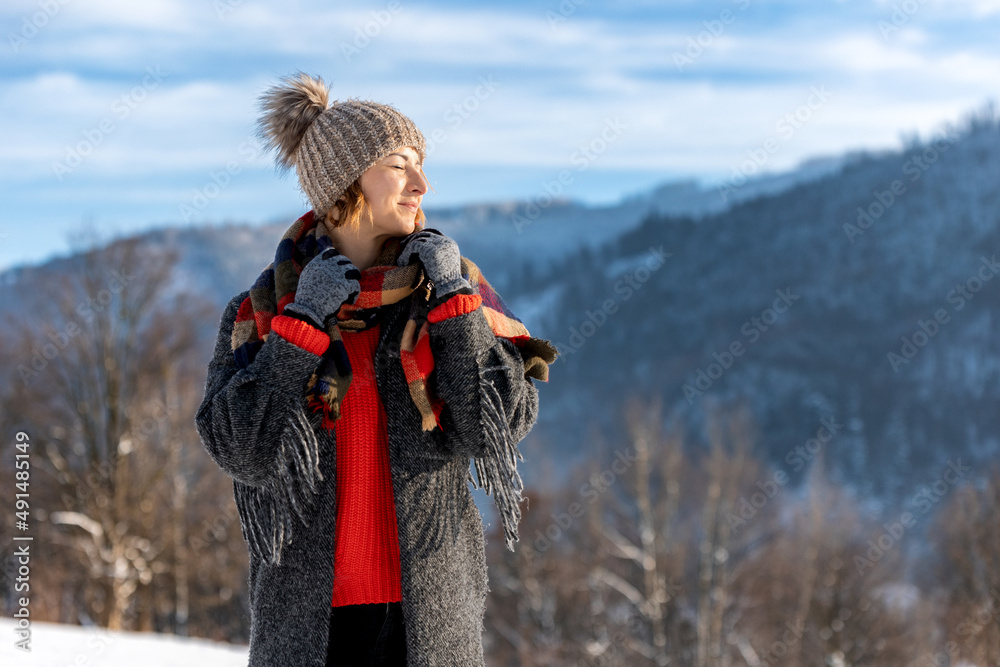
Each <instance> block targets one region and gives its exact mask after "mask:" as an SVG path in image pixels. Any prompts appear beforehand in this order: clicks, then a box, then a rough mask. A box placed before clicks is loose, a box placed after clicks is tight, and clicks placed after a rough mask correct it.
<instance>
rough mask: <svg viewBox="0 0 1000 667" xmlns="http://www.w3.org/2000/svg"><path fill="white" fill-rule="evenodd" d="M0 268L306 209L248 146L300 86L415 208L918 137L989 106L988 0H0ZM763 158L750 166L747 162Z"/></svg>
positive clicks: (770, 164) (574, 193) (999, 73)
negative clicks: (148, 235) (299, 81)
mask: <svg viewBox="0 0 1000 667" xmlns="http://www.w3.org/2000/svg"><path fill="white" fill-rule="evenodd" d="M0 17H2V22H3V26H4V30H3V32H2V34H0V38H2V40H3V43H2V44H0V49H2V50H3V51H4V53H3V56H2V58H0V118H2V122H3V138H4V141H3V142H2V143H0V170H2V182H3V192H2V195H3V206H2V208H0V225H2V228H0V269H3V268H8V267H10V266H14V265H17V264H24V263H36V262H39V261H42V260H44V259H46V258H48V257H50V256H52V255H53V254H63V253H65V252H67V249H68V248H69V247H70V246H69V243H70V239H71V238H72V236H73V235H74V234H76V233H78V232H79V231H80V230H88V229H92V230H96V231H97V232H98V233H99V234H101V235H104V236H108V237H110V236H114V235H119V234H125V233H130V232H134V231H139V230H143V229H148V228H151V227H158V226H164V225H205V224H219V223H224V222H230V221H246V222H251V223H264V222H274V221H278V220H283V219H287V220H288V221H289V223H290V222H291V221H292V220H294V218H295V217H297V216H298V215H299V214H301V213H302V212H304V211H305V210H307V209H308V204H307V202H306V200H305V198H304V197H303V195H302V194H301V192H300V191H299V190H298V186H297V182H296V180H295V177H294V174H288V175H285V176H280V175H278V174H277V173H276V172H275V170H274V168H273V163H272V161H271V160H270V159H269V157H268V156H264V155H261V154H260V151H259V150H257V144H256V140H255V139H254V137H253V132H254V122H255V120H256V115H257V107H256V100H257V97H258V96H259V95H260V93H261V92H263V90H264V89H266V88H267V87H268V86H269V85H271V84H272V83H274V82H275V81H276V80H277V79H278V78H279V77H281V76H284V75H287V74H291V73H292V72H295V71H298V70H302V71H305V72H309V73H311V74H314V75H319V76H322V77H323V78H324V80H326V81H327V82H328V83H329V84H331V87H332V93H331V98H332V99H339V98H348V97H351V98H360V99H372V100H376V101H380V102H383V103H389V104H392V105H394V106H396V107H397V108H398V109H400V110H401V111H402V112H403V113H405V114H407V115H408V116H410V117H411V118H413V120H414V121H415V122H416V123H417V125H418V127H420V128H421V130H422V131H423V132H424V134H425V136H427V137H428V139H429V140H430V138H431V136H432V135H433V134H434V132H435V130H437V136H438V137H439V140H437V141H432V144H433V150H432V151H431V154H430V155H429V157H428V159H427V162H426V165H425V169H426V172H427V174H428V176H429V177H430V181H431V184H432V186H433V187H434V190H435V191H434V192H430V193H428V195H427V196H426V197H425V206H427V207H428V208H430V207H434V206H448V205H453V204H462V203H473V202H489V201H501V200H508V199H511V198H518V199H532V198H536V197H539V196H540V195H541V194H542V193H544V192H545V187H546V183H551V182H553V181H554V180H556V179H557V178H558V175H559V174H560V172H561V171H563V170H566V169H569V170H570V172H571V174H572V179H571V181H570V182H569V183H568V184H566V185H565V186H564V187H563V190H564V194H565V195H566V196H568V197H572V198H575V199H578V200H580V201H584V202H588V203H595V204H596V203H602V204H603V203H611V202H614V201H617V200H618V199H620V198H621V197H623V196H627V195H629V194H632V193H635V192H639V191H642V190H646V189H649V188H651V187H653V186H655V185H657V184H660V183H662V182H665V181H670V180H676V179H682V178H696V179H698V180H700V181H701V182H703V183H705V184H708V185H712V184H718V183H720V182H725V181H727V180H729V179H732V178H734V177H735V175H736V173H737V172H738V171H739V170H741V169H742V170H744V171H746V170H747V169H748V168H749V165H748V163H747V160H748V159H751V157H752V156H753V155H757V156H758V157H763V159H761V160H759V164H758V165H754V169H758V170H760V171H783V170H787V169H790V168H793V167H794V166H795V165H796V164H798V163H799V162H801V161H802V160H805V159H808V158H811V157H818V156H826V155H836V154H840V153H843V152H845V151H849V150H855V149H861V148H865V149H880V148H893V147H897V146H899V145H900V139H901V136H902V135H903V134H904V133H907V134H912V133H919V134H920V135H921V136H925V137H926V136H930V135H931V134H932V133H934V132H935V131H937V130H939V129H940V128H941V127H942V125H943V124H944V123H946V122H949V121H951V122H954V121H956V120H958V119H960V118H961V117H962V116H963V115H965V114H966V113H967V112H969V111H972V110H973V109H975V108H978V107H980V106H981V105H982V104H983V103H985V102H987V101H989V100H996V99H997V98H998V96H1000V95H998V93H1000V48H998V47H997V45H996V36H997V35H998V34H1000V0H947V1H945V0H923V1H918V0H891V1H880V0H875V1H869V2H852V1H849V0H842V1H827V2H810V3H807V2H788V1H780V0H776V1H767V0H723V1H718V2H650V1H647V2H643V1H627V0H623V1H621V2H606V3H599V2H596V1H595V0H587V1H586V2H584V1H583V0H562V2H558V1H555V0H553V1H552V2H549V3H545V2H539V3H535V2H532V3H528V2H506V3H503V4H501V3H488V4H482V5H478V4H474V3H468V2H461V3H460V2H410V1H408V0H391V1H388V2H383V1H379V2H371V3H349V2H340V3H329V2H327V3H324V2H313V1H310V0H298V1H290V2H282V3H277V2H271V3H265V2H257V1H254V0H197V1H195V0H147V1H144V2H141V3H137V2H126V1H125V0H87V1H85V2H84V1H81V0H34V1H21V0H6V1H5V2H4V3H3V6H2V8H0ZM765 146H768V147H769V148H768V150H766V151H764V152H762V150H763V148H764V147H765Z"/></svg>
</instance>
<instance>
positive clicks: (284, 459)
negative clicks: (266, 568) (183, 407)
mask: <svg viewBox="0 0 1000 667" xmlns="http://www.w3.org/2000/svg"><path fill="white" fill-rule="evenodd" d="M293 414H294V419H292V420H290V421H289V427H288V428H286V429H285V430H284V432H283V433H282V435H281V440H280V443H279V449H278V458H277V465H276V476H275V478H274V479H273V480H271V481H270V482H269V483H268V484H267V485H265V486H263V487H258V486H250V485H247V484H242V483H240V482H234V485H233V486H234V489H235V497H236V506H237V509H238V510H239V514H240V523H241V525H242V527H243V535H244V537H245V538H246V541H247V546H248V547H249V548H250V550H251V551H252V552H253V554H254V555H255V556H256V557H257V558H259V559H260V560H262V561H264V562H268V563H272V564H274V565H280V564H281V553H282V551H283V549H284V547H285V546H286V545H288V544H291V543H292V538H293V535H294V524H295V522H296V517H297V518H298V521H301V522H302V524H303V525H308V523H309V521H308V514H309V512H310V510H312V508H313V504H314V503H315V500H316V496H317V494H318V491H319V482H321V481H323V473H322V472H321V471H320V468H319V440H318V439H317V437H316V433H315V431H314V430H313V426H312V425H311V424H310V423H309V419H308V417H307V416H306V414H305V412H304V410H303V409H302V406H301V405H300V404H296V406H295V409H294V411H293Z"/></svg>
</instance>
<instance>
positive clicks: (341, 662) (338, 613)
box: [326, 602, 406, 667]
mask: <svg viewBox="0 0 1000 667" xmlns="http://www.w3.org/2000/svg"><path fill="white" fill-rule="evenodd" d="M326 665H327V667H361V666H362V665H363V666H364V667H376V666H383V667H406V633H405V631H404V628H403V607H402V604H400V603H399V602H381V603H376V604H349V605H344V606H340V607H332V608H331V610H330V643H329V648H328V649H327V653H326Z"/></svg>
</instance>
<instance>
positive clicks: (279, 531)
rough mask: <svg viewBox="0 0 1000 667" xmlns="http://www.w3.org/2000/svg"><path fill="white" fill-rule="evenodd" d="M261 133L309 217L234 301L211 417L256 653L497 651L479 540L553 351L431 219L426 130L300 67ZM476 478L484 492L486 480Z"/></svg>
mask: <svg viewBox="0 0 1000 667" xmlns="http://www.w3.org/2000/svg"><path fill="white" fill-rule="evenodd" d="M261 101H262V110H263V113H262V116H261V119H260V128H261V134H262V136H263V138H264V139H265V141H266V144H267V145H268V146H269V147H270V148H272V149H274V150H276V151H277V154H278V165H279V166H280V167H282V168H285V169H287V168H291V167H294V168H295V170H296V173H297V176H298V179H299V183H300V185H301V186H302V189H303V191H304V192H305V193H306V195H307V196H308V197H309V200H310V203H311V204H312V207H313V208H312V210H311V211H309V212H308V213H306V214H305V215H303V216H302V217H301V218H299V220H297V221H296V222H295V223H294V224H293V225H292V226H291V227H290V228H289V230H288V231H287V232H286V233H285V235H284V237H283V238H282V239H281V241H280V243H279V244H278V247H277V250H276V252H275V260H274V262H273V263H272V264H271V265H270V266H268V267H267V269H265V270H264V272H263V273H262V274H261V275H260V277H259V278H258V279H257V281H256V282H255V283H254V285H253V286H252V287H251V288H250V289H249V290H247V291H245V292H242V293H241V294H238V295H236V296H235V297H234V298H233V299H232V300H231V301H230V302H229V305H228V306H227V308H226V310H225V313H224V314H223V316H222V321H221V324H220V327H219V336H218V340H217V343H216V347H215V352H214V356H213V359H212V361H211V362H210V364H209V369H208V377H207V379H206V387H205V398H204V400H203V402H202V405H201V407H200V408H199V411H198V415H197V426H198V430H199V433H200V434H201V438H202V441H203V443H204V445H205V447H206V449H207V451H208V453H209V454H210V455H211V457H212V458H213V459H214V460H215V461H216V462H217V463H218V464H219V466H221V467H222V469H223V470H224V471H225V472H226V473H227V474H229V475H230V476H231V477H232V478H233V487H234V495H235V498H236V504H237V508H238V510H239V513H240V521H241V525H242V528H243V535H244V537H245V539H246V541H247V545H248V547H249V552H250V579H249V602H250V608H251V630H250V664H251V665H279V664H280V665H290V666H294V665H355V664H358V665H360V664H365V665H373V664H384V665H482V664H483V647H482V639H481V633H482V629H483V615H484V609H485V597H486V593H487V591H488V586H487V583H488V582H487V570H486V561H485V540H484V533H483V526H482V520H481V518H480V515H479V511H478V510H477V509H476V506H475V504H474V503H473V501H472V497H471V493H470V491H469V487H468V482H469V481H472V482H473V483H474V484H475V483H476V481H475V480H473V478H472V473H471V470H470V461H474V462H475V467H476V476H477V477H478V482H479V484H481V485H482V486H483V488H484V489H485V490H486V491H487V493H491V494H492V495H493V497H494V501H495V502H496V504H497V507H498V511H499V514H500V517H501V521H502V523H503V526H504V534H505V538H506V543H507V547H508V548H509V549H511V550H513V542H514V541H516V540H517V523H518V521H519V519H520V509H519V502H520V500H521V495H520V491H521V489H522V486H521V479H520V476H519V475H518V472H517V467H516V458H520V453H519V452H518V450H517V443H518V442H520V440H521V439H522V438H523V437H524V436H525V435H526V434H527V433H528V431H529V430H530V429H531V428H532V426H533V425H534V422H535V419H536V417H537V412H538V392H537V389H536V387H535V386H534V383H533V381H532V379H533V378H534V379H539V380H542V381H547V380H548V364H551V363H552V362H553V361H554V360H555V357H556V355H557V352H556V350H555V348H554V347H552V346H551V344H549V342H548V341H545V340H541V339H538V338H533V337H531V336H530V335H529V334H528V331H527V329H525V327H524V325H523V324H522V323H521V322H520V320H518V319H517V318H516V317H515V316H514V315H513V313H511V312H510V310H509V309H508V308H507V306H506V304H504V302H503V300H502V299H501V298H500V297H499V295H497V294H496V292H494V291H493V289H492V288H491V287H490V284H489V282H488V281H487V280H486V279H485V278H484V277H483V276H482V274H481V273H480V271H479V269H478V267H476V265H475V264H474V263H473V262H471V261H470V260H468V259H467V258H465V257H462V256H461V255H460V254H459V251H458V246H457V245H456V243H455V242H454V241H453V240H452V239H450V238H449V237H447V236H445V235H444V234H441V233H440V232H437V231H436V230H430V229H422V223H423V220H424V217H423V213H422V211H421V209H420V203H421V201H422V198H423V195H424V193H425V192H426V191H427V187H428V186H427V181H426V179H425V178H424V175H423V159H424V155H425V142H424V137H423V135H422V134H421V133H420V131H419V130H418V129H417V128H416V126H415V125H414V124H413V122H412V121H411V120H410V119H408V118H407V117H406V116H404V115H402V114H400V113H399V112H398V111H396V110H395V109H394V108H392V107H390V106H387V105H383V104H378V103H375V102H368V101H359V100H345V101H340V102H334V103H333V104H332V105H329V104H328V89H327V88H326V87H325V85H324V84H323V82H322V80H321V79H314V78H311V77H309V76H307V75H304V74H300V75H299V76H298V77H297V78H287V79H285V80H283V81H282V83H280V84H278V85H276V86H274V87H273V88H271V89H270V90H269V91H268V92H267V93H266V94H265V95H264V96H263V97H262V100H261ZM477 488H478V487H477Z"/></svg>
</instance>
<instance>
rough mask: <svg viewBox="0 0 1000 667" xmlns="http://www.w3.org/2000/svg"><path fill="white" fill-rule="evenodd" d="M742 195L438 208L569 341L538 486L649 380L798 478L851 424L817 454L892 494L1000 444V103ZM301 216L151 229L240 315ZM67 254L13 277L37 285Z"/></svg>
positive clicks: (697, 431) (542, 447)
mask: <svg viewBox="0 0 1000 667" xmlns="http://www.w3.org/2000/svg"><path fill="white" fill-rule="evenodd" d="M728 195H729V196H728V197H727V201H725V202H723V201H722V198H721V197H720V196H719V193H718V191H717V190H716V189H713V188H707V187H703V186H699V185H697V184H694V183H684V182H681V183H676V182H675V183H668V184H664V185H663V186H661V187H658V188H656V189H654V190H651V191H650V192H648V193H644V194H641V195H635V196H632V197H629V198H627V199H625V200H623V201H622V202H621V203H619V204H618V205H615V206H605V207H588V206H584V205H581V204H579V203H575V202H572V201H567V200H562V199H551V198H546V197H542V196H536V197H533V198H530V199H528V200H525V201H522V202H502V203H494V204H482V205H475V206H464V207H456V208H450V209H436V210H430V211H428V223H427V224H428V226H431V227H437V228H440V229H441V230H442V231H444V232H445V233H447V234H449V235H451V236H453V237H454V238H455V239H456V240H457V241H458V243H459V245H460V246H461V248H462V251H463V254H464V255H466V256H468V257H470V258H472V259H473V260H474V261H475V262H476V263H477V264H478V265H479V266H480V267H481V268H482V269H483V272H484V274H485V275H486V276H487V277H488V278H489V279H490V281H491V283H493V285H494V286H495V287H497V289H498V290H499V291H500V293H501V294H502V295H503V296H504V298H505V299H506V300H507V302H508V303H509V304H510V305H511V307H512V308H513V310H514V312H515V313H518V314H519V316H520V317H521V318H522V320H523V321H524V322H525V324H526V325H527V327H528V328H529V330H530V331H531V332H532V333H533V334H535V335H538V336H542V337H544V338H548V339H550V340H552V341H553V342H555V343H556V344H557V346H558V347H559V348H560V350H562V351H563V355H562V357H561V358H560V359H559V360H557V362H556V363H555V364H554V365H553V367H552V369H551V380H550V382H549V383H548V385H547V386H542V387H541V396H542V398H541V401H542V406H543V408H542V410H541V416H540V420H539V423H538V425H537V426H536V428H535V430H534V431H533V432H532V434H531V435H530V436H529V438H528V440H527V441H526V442H525V443H524V445H522V450H524V452H525V455H526V457H529V458H531V459H532V463H533V465H530V466H526V470H525V479H526V481H527V482H530V481H531V478H532V475H533V474H538V473H536V472H533V471H535V470H539V469H541V466H540V465H536V464H540V463H541V462H542V461H544V460H551V461H560V462H561V463H562V464H563V467H564V465H565V463H566V462H567V461H571V460H573V459H574V458H576V459H582V458H584V457H586V456H587V454H588V451H587V448H586V447H582V446H581V445H580V443H581V442H585V441H588V440H587V438H588V434H589V433H590V432H591V430H592V429H597V430H598V431H603V432H604V433H605V435H609V436H610V435H613V434H614V431H615V430H616V429H619V428H620V425H619V420H620V414H619V409H618V408H619V403H620V400H621V399H623V398H625V397H626V396H628V395H629V394H631V393H636V394H640V395H660V396H663V397H664V399H665V403H666V405H668V406H671V407H672V408H673V409H675V411H676V416H678V417H679V418H680V419H682V420H683V421H684V422H685V423H686V424H687V426H688V429H689V434H690V436H691V437H692V438H694V439H695V440H696V441H705V440H706V439H707V435H706V434H705V432H704V424H705V418H706V410H707V408H708V407H709V405H712V404H716V403H723V404H726V403H733V402H736V401H740V400H744V401H746V402H747V403H748V404H749V405H750V406H751V407H752V410H753V413H754V415H755V416H756V418H757V422H758V426H759V434H758V436H759V437H758V441H759V447H760V448H761V449H762V452H763V453H765V454H766V455H767V456H768V458H769V460H770V462H771V463H772V464H773V465H775V466H779V467H784V468H786V469H787V470H788V472H790V473H798V472H801V471H800V469H799V468H800V467H801V466H800V467H796V463H795V462H798V461H799V459H796V458H795V456H793V453H794V452H795V451H796V447H800V446H803V445H804V443H807V442H808V441H809V439H810V438H812V437H814V436H815V435H816V433H817V430H818V429H820V427H821V423H822V422H821V420H824V419H827V420H832V421H831V422H828V423H831V424H836V425H837V427H836V428H834V430H835V431H836V432H835V433H834V434H833V435H834V437H833V438H832V440H829V442H828V443H823V447H821V448H818V449H821V450H822V455H823V456H824V457H826V459H827V462H828V463H829V464H830V467H831V470H832V471H833V473H834V474H835V475H836V476H839V477H840V478H841V479H842V480H847V481H850V482H852V483H854V484H856V485H857V486H858V487H859V488H861V489H862V490H866V491H868V492H873V493H879V494H889V495H899V494H905V493H907V492H909V491H910V490H911V489H912V488H913V486H914V484H915V483H916V482H914V481H913V480H921V479H924V478H928V479H933V475H934V474H935V473H936V471H937V470H938V469H939V468H941V467H942V466H944V465H945V463H946V461H947V459H948V457H959V456H961V457H963V460H969V461H975V462H983V461H987V460H990V459H991V457H993V456H995V454H996V453H997V451H998V448H1000V443H998V441H997V436H996V435H995V434H996V433H997V432H998V426H1000V424H998V423H997V417H996V416H995V415H996V414H997V413H996V411H995V409H994V406H995V404H996V401H997V399H1000V381H998V380H1000V376H998V372H997V371H998V369H1000V344H998V343H997V338H996V337H995V336H993V335H991V334H992V333H993V329H994V326H993V325H994V321H993V320H994V318H995V316H996V314H997V312H998V306H1000V281H992V277H993V276H994V275H995V274H996V273H998V272H1000V267H998V266H997V264H996V258H1000V228H998V222H1000V220H998V216H1000V213H998V212H1000V129H998V122H997V120H996V118H995V117H994V116H993V114H992V112H990V114H989V116H988V117H986V116H983V115H980V116H978V117H976V116H974V117H972V118H971V119H970V120H969V121H967V122H966V123H965V124H964V125H963V126H962V127H959V128H949V129H947V132H946V133H945V134H943V135H942V136H941V137H938V138H936V139H935V140H929V141H928V142H926V143H916V142H911V143H910V145H908V146H907V147H906V148H905V149H904V150H900V151H896V152H883V153H879V154H863V153H862V154H852V155H850V156H844V157H840V158H826V159H822V160H816V161H813V162H810V163H806V164H804V165H802V167H801V169H799V170H797V171H796V172H793V173H790V174H784V175H778V176H762V177H759V178H756V179H750V180H748V181H747V182H746V183H745V184H743V185H742V186H740V187H739V188H737V189H735V190H734V191H731V192H729V193H728ZM293 219H294V216H289V218H288V220H287V221H282V222H280V223H275V224H271V225H268V226H263V227H250V226H238V225H230V226H226V227H206V228H201V229H190V228H187V229H164V230H157V231H154V232H150V233H147V234H145V235H144V236H143V238H144V240H145V242H146V243H147V244H149V245H150V246H151V247H154V248H163V249H168V248H169V249H175V250H177V251H178V252H179V254H180V257H181V265H180V269H179V271H178V273H177V276H178V277H177V279H176V282H175V285H174V290H175V291H181V290H183V289H186V288H197V289H199V290H200V291H201V292H202V293H203V294H204V295H206V296H208V297H209V298H210V299H211V300H212V302H213V303H214V304H215V305H216V307H217V308H218V309H219V310H221V308H222V306H223V305H224V304H225V302H226V301H227V300H228V299H229V298H230V297H231V296H232V295H234V294H235V293H237V292H239V291H241V290H243V289H245V288H246V287H248V286H249V285H250V283H251V282H252V281H253V279H254V278H255V277H256V275H257V274H258V273H259V271H260V270H261V269H262V268H263V267H264V266H265V265H266V264H267V263H269V262H270V261H271V256H270V255H271V252H272V251H273V247H274V245H275V244H276V241H277V239H278V238H279V237H280V235H281V233H282V232H283V231H284V230H285V228H286V227H287V226H288V225H289V224H291V222H292V221H293ZM67 261H69V260H57V261H53V262H50V263H48V264H45V265H42V266H40V267H25V268H21V269H12V270H10V271H7V272H5V273H4V274H0V280H2V281H4V283H5V284H7V285H8V286H16V285H17V284H18V283H20V282H22V281H24V282H27V283H28V284H30V281H31V280H33V279H34V278H33V276H34V275H35V273H36V272H42V273H44V272H58V271H61V270H64V269H65V266H66V262H67ZM7 293H8V294H12V298H11V299H9V300H7V301H6V302H5V303H4V304H2V305H0V309H13V308H16V307H17V299H18V294H20V293H21V292H20V291H18V290H16V289H8V290H7ZM215 324H216V322H212V323H210V324H209V325H207V326H206V340H205V341H204V345H205V346H206V352H205V356H206V357H207V356H208V349H209V346H210V344H211V341H210V340H208V338H207V337H208V335H214V327H215ZM209 329H211V330H212V331H211V332H209V331H208V330H209ZM813 449H817V448H816V447H813ZM818 453H819V452H818V451H813V452H810V457H809V458H812V457H813V456H815V455H817V454H818ZM800 458H802V457H800Z"/></svg>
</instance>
